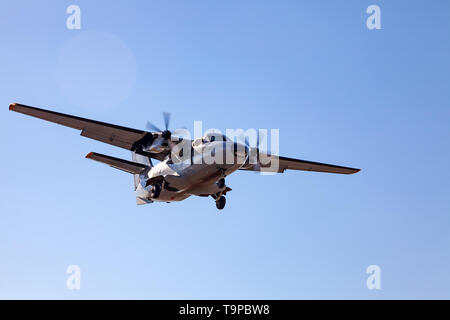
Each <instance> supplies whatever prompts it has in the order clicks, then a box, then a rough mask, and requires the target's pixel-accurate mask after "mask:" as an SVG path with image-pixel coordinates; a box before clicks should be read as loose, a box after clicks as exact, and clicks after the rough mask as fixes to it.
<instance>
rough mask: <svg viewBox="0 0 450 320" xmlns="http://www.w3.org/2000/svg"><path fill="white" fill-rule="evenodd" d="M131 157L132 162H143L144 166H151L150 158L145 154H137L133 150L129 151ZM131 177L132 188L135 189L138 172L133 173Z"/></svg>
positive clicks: (138, 180)
mask: <svg viewBox="0 0 450 320" xmlns="http://www.w3.org/2000/svg"><path fill="white" fill-rule="evenodd" d="M131 158H132V159H133V162H137V163H140V164H143V165H145V166H146V167H150V168H151V167H153V164H152V160H151V159H150V158H149V157H146V156H143V155H141V154H138V153H136V152H134V151H131ZM133 179H134V190H136V189H137V187H138V185H139V183H140V177H139V174H134V175H133Z"/></svg>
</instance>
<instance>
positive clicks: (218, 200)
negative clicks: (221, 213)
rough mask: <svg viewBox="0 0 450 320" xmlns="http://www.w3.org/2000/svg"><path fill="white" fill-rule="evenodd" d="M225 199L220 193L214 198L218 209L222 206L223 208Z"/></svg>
mask: <svg viewBox="0 0 450 320" xmlns="http://www.w3.org/2000/svg"><path fill="white" fill-rule="evenodd" d="M226 200H227V199H226V198H225V197H224V196H222V195H221V196H220V197H219V198H217V199H216V208H217V209H219V210H222V209H223V208H225V204H226V203H227V201H226Z"/></svg>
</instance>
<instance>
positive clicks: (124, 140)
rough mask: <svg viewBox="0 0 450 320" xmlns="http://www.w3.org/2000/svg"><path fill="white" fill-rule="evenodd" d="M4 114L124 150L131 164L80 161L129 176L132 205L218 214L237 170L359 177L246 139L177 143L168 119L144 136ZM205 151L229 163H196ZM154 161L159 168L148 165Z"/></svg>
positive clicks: (38, 112) (62, 117)
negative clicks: (205, 200)
mask: <svg viewBox="0 0 450 320" xmlns="http://www.w3.org/2000/svg"><path fill="white" fill-rule="evenodd" d="M9 110H11V111H15V112H19V113H23V114H25V115H29V116H32V117H36V118H40V119H43V120H47V121H50V122H54V123H57V124H60V125H63V126H66V127H70V128H73V129H76V130H80V131H81V133H80V135H81V136H83V137H87V138H90V139H94V140H98V141H101V142H104V143H107V144H110V145H114V146H117V147H120V148H124V149H127V150H130V151H131V153H132V161H129V160H125V159H119V158H115V157H112V156H108V155H104V154H100V153H95V152H90V153H89V154H87V155H86V158H88V159H92V160H95V161H98V162H101V163H104V164H107V165H109V166H111V167H113V168H116V169H119V170H122V171H125V172H128V173H130V174H132V175H133V178H134V189H135V192H136V204H138V205H141V204H148V203H152V202H155V201H158V202H168V203H169V202H174V201H182V200H184V199H186V198H188V197H190V196H200V197H209V196H211V197H212V198H213V199H214V200H215V204H216V207H217V209H219V210H222V209H223V208H224V207H225V204H226V198H225V195H226V194H227V193H228V192H229V191H231V188H229V187H228V186H227V185H226V183H225V178H226V177H227V176H228V175H230V174H232V173H233V172H235V171H237V170H246V171H256V172H274V173H283V172H284V171H285V170H303V171H316V172H328V173H339V174H353V173H356V172H358V171H360V169H356V168H349V167H342V166H337V165H332V164H325V163H319V162H312V161H306V160H300V159H292V158H287V157H281V156H278V155H271V154H269V153H264V152H260V150H259V140H258V143H257V146H256V147H250V145H249V143H248V140H247V139H245V142H244V143H241V142H235V141H233V140H231V139H230V138H229V137H227V136H225V135H222V134H217V133H208V134H205V135H204V136H203V137H201V138H197V139H194V140H190V139H183V138H182V137H179V138H177V137H176V136H175V131H176V130H174V131H170V130H169V129H168V128H169V120H170V114H168V113H163V115H164V123H165V130H161V129H159V128H158V127H157V126H155V125H153V124H151V123H150V122H149V123H147V128H148V129H149V131H146V130H138V129H133V128H127V127H123V126H119V125H114V124H109V123H105V122H100V121H96V120H90V119H85V118H81V117H77V116H72V115H68V114H63V113H59V112H55V111H50V110H45V109H40V108H35V107H31V106H26V105H23V104H19V103H12V104H10V106H9ZM258 139H259V135H258ZM179 146H182V148H178V149H181V152H179V151H180V150H178V151H177V152H178V153H177V152H174V150H175V149H177V147H179ZM207 149H208V150H213V151H212V154H213V153H214V156H216V154H215V153H216V152H218V154H219V155H220V156H224V155H227V156H228V155H230V154H231V161H225V162H224V163H222V162H223V161H212V162H211V161H210V162H208V163H206V162H205V161H196V160H198V159H197V158H196V157H198V156H199V155H200V156H202V155H203V154H204V153H205V150H207ZM185 150H187V152H186V153H188V152H189V153H190V155H189V156H188V159H187V160H188V161H186V157H185V158H183V151H185ZM217 150H218V151H217ZM194 158H195V159H194ZM219 158H220V157H219ZM180 159H181V160H180ZM215 159H216V158H215ZM262 159H265V161H264V162H263V161H262ZM155 160H156V161H159V162H158V163H156V164H154V163H153V162H154V161H155ZM227 160H228V158H227ZM273 163H276V166H273V165H272V164H273Z"/></svg>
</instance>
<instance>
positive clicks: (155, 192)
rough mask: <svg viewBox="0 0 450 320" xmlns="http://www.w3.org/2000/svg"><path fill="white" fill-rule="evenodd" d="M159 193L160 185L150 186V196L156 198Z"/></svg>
mask: <svg viewBox="0 0 450 320" xmlns="http://www.w3.org/2000/svg"><path fill="white" fill-rule="evenodd" d="M160 193H161V186H160V185H159V184H154V185H153V186H152V198H153V199H158V197H159V195H160Z"/></svg>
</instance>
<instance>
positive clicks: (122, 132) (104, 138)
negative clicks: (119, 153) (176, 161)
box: [9, 103, 162, 160]
mask: <svg viewBox="0 0 450 320" xmlns="http://www.w3.org/2000/svg"><path fill="white" fill-rule="evenodd" d="M9 110H12V111H15V112H20V113H23V114H26V115H29V116H32V117H36V118H40V119H43V120H47V121H51V122H54V123H57V124H60V125H63V126H66V127H69V128H73V129H77V130H81V135H82V136H84V137H87V138H91V139H95V140H98V141H101V142H104V143H108V144H111V145H114V146H117V147H120V148H124V149H128V150H131V151H139V150H142V146H147V145H150V144H151V143H152V142H153V141H154V140H155V138H157V137H158V135H159V134H160V133H151V132H148V131H143V130H137V129H132V128H127V127H122V126H118V125H114V124H109V123H105V122H100V121H96V120H90V119H85V118H80V117H76V116H72V115H68V114H64V113H59V112H55V111H50V110H44V109H39V108H35V107H30V106H25V105H23V104H19V103H12V104H11V105H10V106H9ZM161 156H162V155H161ZM152 157H154V158H156V159H158V158H157V157H158V155H156V154H155V156H152ZM158 160H160V159H158Z"/></svg>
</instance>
